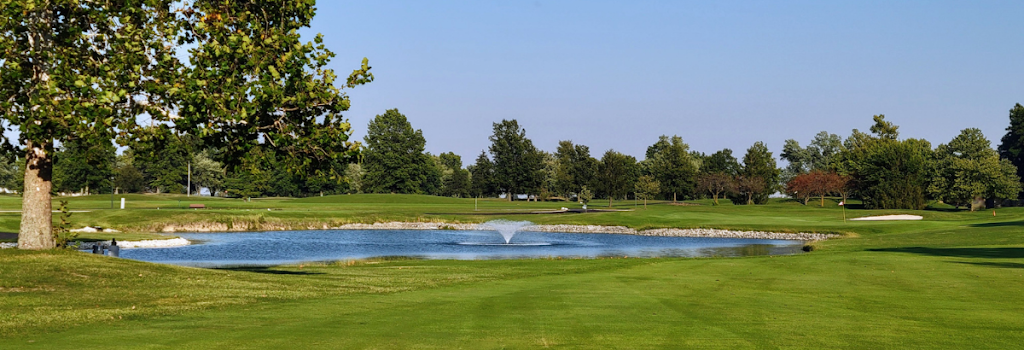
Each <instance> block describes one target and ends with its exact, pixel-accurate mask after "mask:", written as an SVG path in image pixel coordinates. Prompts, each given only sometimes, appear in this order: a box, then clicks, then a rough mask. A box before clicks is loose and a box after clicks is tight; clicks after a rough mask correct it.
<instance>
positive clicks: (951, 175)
mask: <svg viewBox="0 0 1024 350" xmlns="http://www.w3.org/2000/svg"><path fill="white" fill-rule="evenodd" d="M928 191H929V192H930V193H931V195H932V196H933V197H934V198H936V199H939V200H942V201H945V202H947V203H949V204H952V205H954V206H957V207H959V206H961V205H966V204H969V203H971V202H972V201H973V200H974V199H975V198H988V199H1007V198H1014V197H1016V196H1017V194H1018V193H1019V192H1020V178H1019V177H1017V172H1016V170H1015V169H1014V167H1013V164H1012V163H1010V161H1009V160H1007V159H1002V160H1001V159H999V155H998V153H997V152H996V151H995V150H993V149H992V148H991V143H990V142H989V141H988V139H986V138H985V135H983V134H982V133H981V130H979V129H975V128H970V129H964V130H962V131H961V132H960V135H958V136H957V137H955V138H953V140H952V141H950V142H949V143H948V144H941V145H939V147H937V148H936V149H935V167H934V172H933V175H932V181H931V185H930V186H929V187H928ZM976 209H978V208H976V207H975V206H974V205H972V206H971V210H972V211H974V210H976Z"/></svg>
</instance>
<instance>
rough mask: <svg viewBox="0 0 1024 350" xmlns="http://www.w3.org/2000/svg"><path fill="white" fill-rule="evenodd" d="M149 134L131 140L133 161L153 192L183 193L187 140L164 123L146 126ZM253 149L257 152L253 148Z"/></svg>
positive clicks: (188, 155)
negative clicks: (142, 137)
mask: <svg viewBox="0 0 1024 350" xmlns="http://www.w3.org/2000/svg"><path fill="white" fill-rule="evenodd" d="M148 129H149V130H147V131H146V132H147V133H149V135H150V137H147V138H144V139H141V140H137V141H135V142H133V144H132V150H133V153H132V154H133V155H134V156H135V161H134V162H133V163H134V164H135V166H136V167H137V168H139V170H141V171H142V174H144V175H145V181H146V186H147V187H148V188H149V189H151V190H152V191H153V192H156V193H183V192H184V191H183V190H184V189H185V183H186V182H187V177H188V162H189V161H190V159H189V157H190V152H189V144H188V142H186V140H183V139H182V137H180V136H178V135H176V134H174V132H173V130H171V129H170V128H168V127H167V126H166V125H160V126H156V127H152V128H148ZM253 153H256V152H253Z"/></svg>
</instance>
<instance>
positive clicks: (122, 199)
mask: <svg viewBox="0 0 1024 350" xmlns="http://www.w3.org/2000/svg"><path fill="white" fill-rule="evenodd" d="M121 209H124V197H121Z"/></svg>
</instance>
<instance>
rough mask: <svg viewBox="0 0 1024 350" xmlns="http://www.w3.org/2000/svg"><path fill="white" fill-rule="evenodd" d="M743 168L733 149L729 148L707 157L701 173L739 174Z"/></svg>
mask: <svg viewBox="0 0 1024 350" xmlns="http://www.w3.org/2000/svg"><path fill="white" fill-rule="evenodd" d="M742 170H743V166H742V165H740V162H739V160H737V159H736V157H733V155H732V150H731V149H728V148H726V149H723V150H721V151H718V152H715V153H712V154H711V155H710V156H707V157H705V158H704V166H702V167H701V168H700V171H701V173H704V174H714V173H723V174H726V175H729V176H736V175H739V173H740V171H742Z"/></svg>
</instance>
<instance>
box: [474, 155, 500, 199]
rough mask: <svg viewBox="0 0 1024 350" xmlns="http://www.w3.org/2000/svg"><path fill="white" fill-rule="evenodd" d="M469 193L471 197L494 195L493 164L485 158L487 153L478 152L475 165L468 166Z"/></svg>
mask: <svg viewBox="0 0 1024 350" xmlns="http://www.w3.org/2000/svg"><path fill="white" fill-rule="evenodd" d="M469 175H470V179H469V182H470V185H469V191H470V194H471V195H472V196H473V197H481V196H489V195H493V194H494V192H495V191H494V163H491V159H490V158H487V152H484V151H480V155H479V156H477V157H476V163H473V165H471V166H469Z"/></svg>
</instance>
